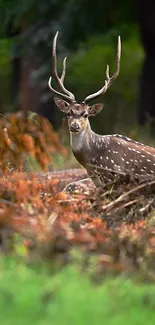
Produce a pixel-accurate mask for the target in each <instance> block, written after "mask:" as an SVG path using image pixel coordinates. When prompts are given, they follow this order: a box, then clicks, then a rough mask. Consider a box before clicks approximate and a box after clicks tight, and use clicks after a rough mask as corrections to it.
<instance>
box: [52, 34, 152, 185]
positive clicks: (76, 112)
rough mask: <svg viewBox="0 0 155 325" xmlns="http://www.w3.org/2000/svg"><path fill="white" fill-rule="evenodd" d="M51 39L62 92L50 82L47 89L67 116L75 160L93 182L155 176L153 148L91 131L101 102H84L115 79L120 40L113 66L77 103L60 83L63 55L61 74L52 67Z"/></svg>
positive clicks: (64, 64)
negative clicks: (96, 88)
mask: <svg viewBox="0 0 155 325" xmlns="http://www.w3.org/2000/svg"><path fill="white" fill-rule="evenodd" d="M57 36H58V33H57V34H56V36H55V38H54V42H53V72H54V77H55V79H56V81H57V82H58V84H59V87H60V88H61V90H62V93H60V92H58V91H56V90H55V89H54V88H53V87H52V86H51V78H50V79H49V87H50V89H51V90H52V91H53V92H54V93H55V94H57V96H58V98H55V102H56V105H57V106H58V107H59V109H60V110H61V111H63V112H64V113H65V114H66V115H67V118H68V125H69V131H70V142H71V147H72V151H73V153H74V156H75V158H76V159H77V160H78V162H79V163H80V164H81V165H82V166H83V167H84V168H85V169H86V170H87V173H88V175H89V176H90V177H91V178H92V180H93V182H94V183H95V185H97V186H98V185H103V184H105V183H106V182H107V181H111V180H112V181H113V180H114V179H115V177H116V176H118V175H119V174H121V175H122V174H123V175H125V174H133V175H134V176H142V177H148V176H153V175H154V176H155V148H153V147H149V146H146V145H144V144H142V143H139V142H137V141H134V140H132V139H130V138H127V137H125V136H122V135H117V134H114V135H102V136H101V135H98V134H96V133H95V132H93V131H92V129H91V126H90V123H89V119H88V117H89V116H91V115H92V116H94V115H96V114H97V113H99V112H100V111H101V110H102V108H103V104H95V105H93V106H89V105H88V102H89V101H90V100H92V99H95V98H97V97H99V96H100V95H103V94H104V93H105V92H106V90H107V89H108V87H109V86H110V85H111V83H112V81H113V80H115V79H116V77H117V76H118V73H119V69H120V55H121V43H120V38H119V39H118V51H117V70H116V72H115V74H114V75H113V76H112V77H111V78H110V76H109V67H108V66H107V71H106V80H105V85H104V86H103V87H102V88H101V89H100V90H99V91H98V92H96V93H94V94H92V95H89V96H87V97H86V98H85V100H84V101H83V102H82V103H81V104H78V103H77V102H76V101H75V97H74V95H73V94H72V93H71V92H70V91H68V90H67V89H66V88H65V87H64V85H63V81H64V77H65V70H66V58H65V59H64V62H63V72H62V76H61V78H59V77H58V74H57V68H56V41H57Z"/></svg>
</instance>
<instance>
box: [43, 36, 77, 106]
mask: <svg viewBox="0 0 155 325" xmlns="http://www.w3.org/2000/svg"><path fill="white" fill-rule="evenodd" d="M58 33H59V32H58V31H57V32H56V34H55V37H54V40H53V51H52V55H53V77H54V78H55V80H56V81H57V83H58V85H59V86H60V88H61V90H62V91H63V93H64V94H65V95H67V96H65V98H66V99H68V100H69V101H75V96H74V95H73V94H72V93H71V92H70V91H69V90H67V89H66V88H65V86H64V84H63V82H64V78H65V73H66V58H65V59H64V60H63V71H62V75H61V78H59V76H58V73H57V57H56V45H57V38H58ZM51 80H52V78H51V77H50V79H49V83H48V84H49V85H50V89H51V90H52V91H54V92H55V93H56V94H57V95H59V96H60V94H61V97H64V94H63V93H60V92H57V91H55V90H54V89H53V87H51Z"/></svg>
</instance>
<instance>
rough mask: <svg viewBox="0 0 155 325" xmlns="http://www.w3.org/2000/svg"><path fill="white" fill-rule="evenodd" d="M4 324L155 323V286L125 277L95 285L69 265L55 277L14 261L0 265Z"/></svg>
mask: <svg viewBox="0 0 155 325" xmlns="http://www.w3.org/2000/svg"><path fill="white" fill-rule="evenodd" d="M0 323H1V324H5V325H9V324H11V325H14V324H16V325H18V324H19V325H22V324H23V325H27V324H28V325H29V324H37V325H43V324H46V325H48V324H52V325H61V324H62V325H68V324H74V325H86V324H89V325H98V324H108V325H117V324H118V325H121V324H122V325H124V324H125V325H128V324H136V325H138V324H140V325H142V324H147V325H149V324H150V325H151V324H152V325H153V324H154V323H155V285H153V284H151V285H149V284H143V285H142V284H141V285H140V284H139V285H138V284H135V283H134V282H132V281H131V280H130V279H125V278H123V277H120V278H117V279H106V280H105V281H104V282H103V284H101V285H94V284H92V283H91V282H90V280H89V278H88V276H86V275H84V274H81V273H80V272H79V271H78V270H77V269H76V268H75V267H73V266H69V267H67V268H65V269H64V270H63V271H60V272H59V273H58V274H57V275H52V274H51V275H50V272H48V271H47V270H45V269H42V267H41V268H37V269H36V268H35V269H34V268H33V269H32V268H31V269H30V268H28V267H27V266H25V265H24V264H22V263H19V262H18V263H16V262H15V261H13V260H6V259H3V260H1V263H0Z"/></svg>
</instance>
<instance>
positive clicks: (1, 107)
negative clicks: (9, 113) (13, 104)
mask: <svg viewBox="0 0 155 325" xmlns="http://www.w3.org/2000/svg"><path fill="white" fill-rule="evenodd" d="M11 45H12V44H11V41H10V40H8V39H1V40H0V84H1V87H0V112H1V113H3V112H4V111H5V110H6V108H7V109H8V106H9V104H10V101H11V95H10V83H9V82H8V80H9V76H10V72H11V62H10V53H11Z"/></svg>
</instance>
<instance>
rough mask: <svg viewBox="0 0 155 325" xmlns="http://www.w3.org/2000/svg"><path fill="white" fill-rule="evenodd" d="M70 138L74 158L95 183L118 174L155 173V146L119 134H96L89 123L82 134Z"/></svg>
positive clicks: (143, 175) (102, 181)
mask: <svg viewBox="0 0 155 325" xmlns="http://www.w3.org/2000/svg"><path fill="white" fill-rule="evenodd" d="M70 139H71V147H72V151H73V154H74V156H75V158H76V159H77V161H78V162H79V163H80V164H81V165H82V166H83V167H84V168H86V170H87V172H88V174H89V176H90V177H91V178H92V180H93V181H94V183H95V184H96V185H101V184H104V183H105V182H106V181H107V180H113V179H114V178H115V177H116V175H119V174H126V173H130V174H133V175H135V176H142V177H148V176H153V175H154V176H155V148H153V147H149V146H146V145H144V144H142V143H139V142H137V141H134V140H132V139H130V138H127V137H125V136H122V135H119V134H114V135H104V136H101V135H97V134H96V133H94V132H93V131H92V130H91V128H90V126H89V131H88V130H86V132H83V134H80V135H73V134H70Z"/></svg>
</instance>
